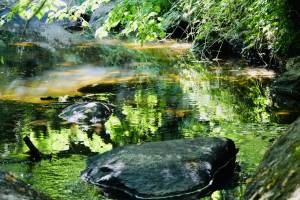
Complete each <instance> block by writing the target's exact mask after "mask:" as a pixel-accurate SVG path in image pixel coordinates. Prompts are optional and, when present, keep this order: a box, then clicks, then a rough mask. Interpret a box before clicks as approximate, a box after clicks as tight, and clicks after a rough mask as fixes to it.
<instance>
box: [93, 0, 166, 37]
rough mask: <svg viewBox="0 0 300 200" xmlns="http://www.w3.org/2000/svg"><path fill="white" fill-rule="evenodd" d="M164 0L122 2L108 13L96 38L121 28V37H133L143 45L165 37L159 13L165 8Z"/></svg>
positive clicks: (126, 0) (127, 0) (130, 0)
mask: <svg viewBox="0 0 300 200" xmlns="http://www.w3.org/2000/svg"><path fill="white" fill-rule="evenodd" d="M166 2H167V1H165V0H155V1H151V0H145V1H140V0H124V1H120V2H119V3H118V4H117V6H116V7H115V8H114V9H113V10H112V11H111V12H110V14H109V16H108V19H107V21H106V23H105V25H104V26H102V27H100V28H99V29H98V30H97V32H96V36H98V37H100V38H101V37H104V36H106V35H107V34H108V32H109V31H111V30H113V29H114V28H116V27H121V29H122V30H121V32H120V34H121V35H125V36H129V35H130V34H132V33H133V34H135V36H136V37H137V38H138V39H139V40H140V41H141V42H142V43H143V42H145V41H151V40H154V39H157V38H162V37H164V36H165V32H164V30H163V26H162V23H161V22H162V20H163V18H161V17H160V14H161V11H162V10H163V9H164V8H165V7H166V6H167V4H168V3H166Z"/></svg>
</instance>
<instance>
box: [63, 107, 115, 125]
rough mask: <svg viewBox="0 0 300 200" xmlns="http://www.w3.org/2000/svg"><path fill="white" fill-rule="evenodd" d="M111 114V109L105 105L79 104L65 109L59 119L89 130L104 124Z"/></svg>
mask: <svg viewBox="0 0 300 200" xmlns="http://www.w3.org/2000/svg"><path fill="white" fill-rule="evenodd" d="M111 113H112V110H111V108H110V107H109V106H108V105H106V104H104V103H101V102H79V103H75V104H73V105H70V106H68V107H67V108H65V109H64V110H63V111H62V113H61V114H60V115H59V117H60V118H62V119H64V120H66V121H68V122H69V123H75V124H79V125H81V126H82V127H85V128H88V127H90V126H97V124H102V123H104V122H105V121H106V120H107V119H108V117H109V116H110V115H111Z"/></svg>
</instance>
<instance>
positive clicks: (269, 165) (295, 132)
mask: <svg viewBox="0 0 300 200" xmlns="http://www.w3.org/2000/svg"><path fill="white" fill-rule="evenodd" d="M299 172H300V118H299V119H298V120H297V121H296V122H294V123H293V124H292V125H290V127H289V128H288V130H287V132H286V134H284V135H283V136H281V137H280V138H279V139H278V140H277V141H276V142H275V144H274V145H273V146H272V147H271V148H270V149H269V151H268V152H267V153H266V154H265V156H264V159H263V161H262V163H261V164H260V166H259V168H258V170H257V172H256V174H255V175H254V176H253V178H252V181H251V182H250V184H249V185H248V187H247V191H246V194H245V199H251V200H256V199H264V200H269V199H270V200H281V199H287V200H297V199H300V173H299Z"/></svg>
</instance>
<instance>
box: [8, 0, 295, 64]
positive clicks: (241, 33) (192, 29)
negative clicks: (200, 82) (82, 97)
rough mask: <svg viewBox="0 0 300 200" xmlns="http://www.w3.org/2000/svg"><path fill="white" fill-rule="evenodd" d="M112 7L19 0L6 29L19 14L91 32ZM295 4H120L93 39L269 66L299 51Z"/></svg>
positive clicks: (188, 0)
mask: <svg viewBox="0 0 300 200" xmlns="http://www.w3.org/2000/svg"><path fill="white" fill-rule="evenodd" d="M111 1H112V2H115V1H113V0H111ZM108 2H110V0H97V1H91V0H86V1H82V0H78V1H77V5H74V4H73V5H70V4H67V3H65V1H61V0H55V1H47V0H42V1H30V0H21V1H19V2H18V3H17V4H15V5H14V7H13V8H12V9H11V12H10V13H9V14H7V15H6V16H5V19H2V23H3V22H4V21H5V20H7V19H10V18H12V16H13V15H14V14H16V13H18V14H19V15H20V16H22V17H23V18H25V19H27V20H28V21H29V20H31V18H32V17H33V16H37V17H38V18H42V17H43V16H44V14H45V13H49V14H48V20H49V21H51V20H53V19H64V18H69V19H72V20H79V21H80V22H81V26H83V27H85V28H87V29H88V28H89V26H88V20H87V18H85V17H84V16H86V15H91V14H92V13H93V12H94V11H95V10H96V9H97V8H98V7H101V6H102V5H103V4H105V3H108ZM297 4H298V3H295V1H293V0H253V1H248V0H202V1H198V0H180V1H178V0H177V1H176V0H173V1H169V0H142V1H141V0H122V1H116V3H115V6H114V7H113V9H112V10H111V11H110V12H109V14H108V18H107V19H106V20H105V23H104V24H101V25H99V26H98V27H97V28H98V29H97V30H96V34H95V35H96V36H97V37H100V38H102V37H106V36H107V35H108V34H109V33H115V34H117V35H121V36H126V37H128V36H134V37H136V38H137V39H138V40H140V41H141V42H142V43H144V42H147V41H152V40H157V39H164V38H167V37H176V36H177V37H180V38H186V39H189V40H193V41H197V44H198V45H197V47H198V48H197V50H198V53H199V54H200V55H201V56H202V57H204V56H206V57H207V56H208V57H216V56H218V55H219V53H220V51H222V50H226V51H227V50H228V48H227V47H229V49H230V50H232V49H233V50H234V51H235V52H237V53H238V54H242V55H244V56H249V57H257V58H259V59H260V60H261V61H264V62H267V63H270V62H271V61H272V59H274V58H275V59H278V57H280V58H285V57H288V56H289V54H291V52H295V50H297V46H299V41H298V40H299V39H298V38H299V33H300V32H299V28H298V24H297V21H299V19H300V17H299V13H298V11H299V10H300V9H299V6H298V5H297ZM62 8H63V9H62ZM219 50H220V51H219ZM214 51H215V52H214Z"/></svg>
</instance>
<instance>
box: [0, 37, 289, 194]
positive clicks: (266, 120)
mask: <svg viewBox="0 0 300 200" xmlns="http://www.w3.org/2000/svg"><path fill="white" fill-rule="evenodd" d="M5 45H6V46H5V47H1V48H0V136H1V142H0V159H1V164H0V169H1V170H7V171H11V172H13V173H15V174H16V175H17V176H18V177H21V178H22V179H23V180H25V181H26V182H28V183H29V184H32V185H33V187H34V188H36V189H38V190H40V191H42V192H44V193H45V194H47V195H49V196H51V197H52V198H53V199H107V197H104V194H103V193H102V192H101V191H100V190H99V189H98V188H95V187H93V186H91V185H88V184H85V183H83V182H82V181H81V180H80V178H79V176H80V172H81V171H82V170H83V169H84V168H85V161H86V159H87V158H88V157H89V156H91V155H93V154H95V153H103V152H106V151H109V150H110V149H112V148H115V147H118V146H123V145H127V144H140V143H144V142H150V141H161V140H172V139H177V138H193V137H197V136H222V137H228V138H231V139H232V140H234V141H235V143H236V145H237V146H238V148H239V154H238V163H239V165H240V167H241V172H240V173H239V175H240V178H239V182H238V186H236V187H235V188H230V189H227V190H222V191H218V192H215V193H214V194H213V195H212V197H207V199H211V198H214V199H216V198H217V199H242V195H243V192H244V188H245V183H246V182H247V178H248V177H249V176H250V175H251V174H252V173H253V172H254V171H255V169H256V167H257V166H258V164H259V162H260V161H261V159H262V156H263V154H264V152H265V151H266V149H267V148H268V147H269V146H270V145H271V144H272V142H273V141H274V140H275V139H276V138H277V137H278V136H279V135H280V134H281V133H282V132H283V131H284V130H285V128H286V125H285V124H278V123H276V122H277V117H278V113H279V114H286V115H288V114H289V113H284V112H281V113H280V112H277V113H273V112H272V99H271V97H270V92H269V88H268V83H269V82H270V80H272V78H274V76H275V73H274V72H273V71H270V70H266V69H262V68H255V67H251V66H247V64H245V63H243V62H242V61H238V60H231V61H226V62H225V61H223V62H221V63H219V64H207V63H203V62H199V61H197V60H196V59H195V58H194V57H193V56H192V55H191V53H189V51H188V49H189V48H190V44H180V43H175V42H170V41H168V42H166V43H158V44H150V45H144V46H140V45H137V44H133V43H128V42H127V43H126V42H122V43H121V42H120V41H104V42H102V43H99V42H93V41H92V42H86V43H81V44H76V45H73V46H70V47H68V48H61V49H47V48H44V47H43V46H41V45H40V44H36V43H27V42H23V43H22V42H20V43H15V44H5ZM79 100H80V101H95V100H97V101H103V102H108V103H110V104H113V105H114V107H115V109H114V113H113V114H112V116H111V117H110V118H109V119H108V121H107V122H106V123H105V127H106V131H107V133H109V134H110V139H111V141H107V140H105V139H103V138H101V137H100V136H99V135H98V134H97V133H96V131H95V130H93V129H91V130H89V131H84V130H82V129H81V128H80V127H79V126H78V125H75V124H68V123H67V122H65V121H63V120H62V119H60V118H59V117H58V115H59V113H60V112H61V111H62V109H64V108H65V107H67V106H68V105H71V104H72V103H73V102H74V101H79ZM26 135H27V136H29V137H30V138H31V140H32V141H33V143H34V144H35V145H36V146H37V147H38V148H39V149H40V150H41V151H42V152H44V153H47V154H52V155H53V158H52V160H51V161H49V160H43V161H41V162H38V163H30V162H27V161H26V160H27V158H28V155H27V154H26V152H27V151H28V149H27V147H26V145H25V144H24V142H23V140H22V138H23V137H25V136H26Z"/></svg>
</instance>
